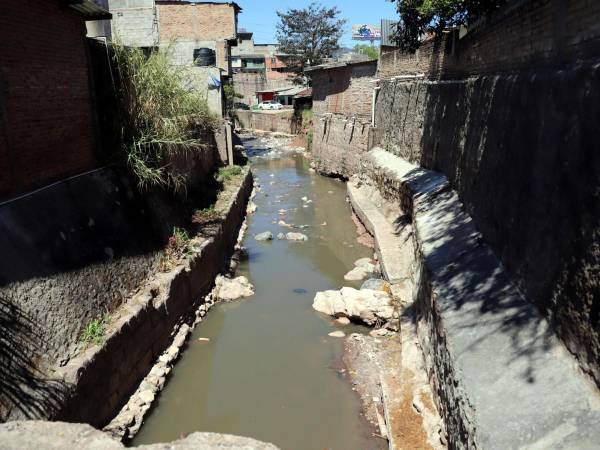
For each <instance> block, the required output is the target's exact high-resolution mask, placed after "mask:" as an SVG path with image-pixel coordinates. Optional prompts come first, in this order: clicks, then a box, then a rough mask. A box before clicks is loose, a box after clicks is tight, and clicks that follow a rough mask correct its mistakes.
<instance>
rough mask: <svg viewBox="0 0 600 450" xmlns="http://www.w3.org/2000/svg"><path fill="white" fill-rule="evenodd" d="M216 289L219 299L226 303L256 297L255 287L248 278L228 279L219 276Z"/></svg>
mask: <svg viewBox="0 0 600 450" xmlns="http://www.w3.org/2000/svg"><path fill="white" fill-rule="evenodd" d="M215 287H216V290H215V292H216V295H217V298H218V299H219V300H222V301H225V302H231V301H234V300H238V299H240V298H243V297H250V296H252V295H254V286H252V284H251V283H250V282H249V281H248V278H246V277H237V278H227V277H224V276H222V275H218V276H217V278H216V280H215Z"/></svg>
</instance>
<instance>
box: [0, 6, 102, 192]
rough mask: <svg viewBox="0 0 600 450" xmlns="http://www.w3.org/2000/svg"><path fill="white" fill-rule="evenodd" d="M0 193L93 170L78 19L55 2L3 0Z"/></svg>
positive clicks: (85, 68) (82, 41) (82, 31)
mask: <svg viewBox="0 0 600 450" xmlns="http://www.w3.org/2000/svg"><path fill="white" fill-rule="evenodd" d="M2 15H3V23H4V25H3V26H2V27H1V28H0V41H1V42H2V45H0V61H2V65H1V66H0V173H1V174H2V176H0V198H3V197H4V198H5V197H9V196H12V195H16V194H18V193H21V192H24V191H27V190H30V189H33V188H36V187H40V186H43V185H45V184H48V183H50V182H52V181H55V180H58V179H61V178H64V177H67V176H70V175H73V174H76V173H80V172H83V171H86V170H89V169H91V168H93V167H94V166H95V164H96V159H95V155H94V143H93V128H92V115H91V114H92V109H91V108H92V107H91V99H90V87H89V78H88V76H89V74H88V63H87V56H86V44H85V33H86V28H85V23H84V21H83V19H82V18H81V17H79V16H77V15H76V14H75V13H74V12H73V11H72V10H71V9H68V8H64V7H61V6H59V2H58V1H47V0H31V1H29V2H28V3H27V7H26V8H25V7H24V6H23V4H22V3H21V2H4V3H3V6H2Z"/></svg>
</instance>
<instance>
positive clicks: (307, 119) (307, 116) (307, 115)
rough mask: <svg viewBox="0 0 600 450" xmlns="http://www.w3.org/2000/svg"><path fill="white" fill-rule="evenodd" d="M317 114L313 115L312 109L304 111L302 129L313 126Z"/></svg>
mask: <svg viewBox="0 0 600 450" xmlns="http://www.w3.org/2000/svg"><path fill="white" fill-rule="evenodd" d="M314 116H315V114H314V113H313V110H312V108H306V109H303V110H302V127H303V128H307V127H308V126H310V125H312V121H313V117H314Z"/></svg>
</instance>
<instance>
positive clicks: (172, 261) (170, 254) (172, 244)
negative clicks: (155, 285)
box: [160, 227, 192, 272]
mask: <svg viewBox="0 0 600 450" xmlns="http://www.w3.org/2000/svg"><path fill="white" fill-rule="evenodd" d="M191 253H192V239H191V238H190V235H189V233H188V232H187V231H186V230H184V229H183V228H179V227H174V228H173V233H172V234H171V237H169V241H168V243H167V247H166V248H165V253H164V255H163V257H162V260H161V261H160V270H161V271H163V272H166V271H169V270H170V269H171V268H173V267H174V266H175V265H176V263H177V261H178V260H180V259H181V258H183V257H184V256H188V255H190V254H191Z"/></svg>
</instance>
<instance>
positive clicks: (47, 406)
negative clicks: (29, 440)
mask: <svg viewBox="0 0 600 450" xmlns="http://www.w3.org/2000/svg"><path fill="white" fill-rule="evenodd" d="M38 327H39V324H36V323H34V322H32V321H31V320H30V319H29V318H28V317H27V316H26V315H25V314H24V313H23V311H22V310H21V309H20V308H19V307H18V306H17V305H15V304H14V303H13V302H10V301H8V300H7V299H5V298H3V297H1V296H0V421H2V422H4V421H6V420H7V418H9V417H10V416H17V417H20V418H27V419H37V418H45V417H47V416H48V415H49V414H50V415H52V414H53V413H55V412H56V411H58V409H59V407H60V406H61V402H62V400H63V395H64V392H65V385H64V384H62V383H61V382H59V381H56V380H49V379H48V378H47V377H46V376H45V375H44V374H43V373H42V372H41V371H40V370H39V369H38V368H37V367H36V350H37V349H39V348H40V347H42V341H41V336H40V335H39V334H38V333H37V329H38Z"/></svg>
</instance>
